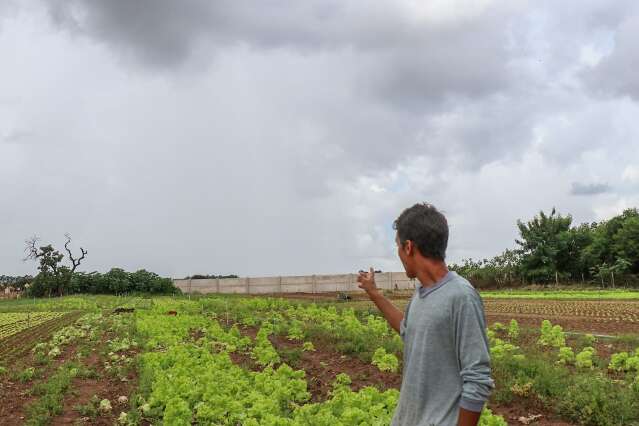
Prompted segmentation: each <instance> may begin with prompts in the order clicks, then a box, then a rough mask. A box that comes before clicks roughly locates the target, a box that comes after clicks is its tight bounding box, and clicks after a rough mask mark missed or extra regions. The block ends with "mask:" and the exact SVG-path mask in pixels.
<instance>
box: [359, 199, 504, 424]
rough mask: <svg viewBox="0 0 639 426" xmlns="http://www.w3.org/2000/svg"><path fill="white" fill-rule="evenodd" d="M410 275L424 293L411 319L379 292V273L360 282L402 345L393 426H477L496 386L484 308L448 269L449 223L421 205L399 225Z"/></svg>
mask: <svg viewBox="0 0 639 426" xmlns="http://www.w3.org/2000/svg"><path fill="white" fill-rule="evenodd" d="M393 227H394V229H395V230H396V231H397V235H396V242H397V247H398V250H397V251H398V255H399V258H400V260H401V261H402V264H403V265H404V269H405V270H406V275H408V277H409V278H417V280H418V281H419V285H417V286H416V289H415V293H414V294H413V297H412V298H411V300H410V302H409V303H408V306H406V311H405V313H402V311H401V310H399V309H397V308H396V307H395V306H394V305H393V304H392V303H391V302H390V301H389V300H388V299H386V298H385V297H384V296H383V294H382V292H381V291H379V290H378V289H377V287H376V285H375V273H374V270H373V268H371V270H370V271H369V272H360V274H359V277H358V279H357V281H358V282H359V287H360V288H361V289H363V290H365V291H366V293H367V294H368V296H369V297H370V298H371V300H372V301H373V302H374V303H375V305H377V307H378V308H379V310H380V311H381V312H382V314H383V315H384V317H385V318H386V320H387V321H388V322H389V324H390V325H391V327H393V328H394V329H395V330H396V331H398V332H399V334H400V335H401V336H402V339H403V340H404V371H403V376H402V387H401V390H400V395H399V403H398V404H397V409H396V410H395V415H394V417H393V423H392V424H393V426H431V425H436V426H449V425H452V426H454V425H458V426H475V425H477V423H478V421H479V417H480V415H481V411H482V408H483V406H484V403H485V402H486V400H487V399H488V396H489V395H490V391H491V390H492V388H493V386H494V384H493V381H492V379H491V378H490V356H489V348H488V339H487V337H486V330H485V329H486V325H485V319H484V308H483V304H482V301H481V298H480V297H479V294H478V293H477V291H476V290H475V289H474V288H473V286H472V285H471V284H470V283H469V282H468V281H466V280H465V279H464V278H462V277H460V276H459V275H457V274H456V273H455V272H452V271H449V270H448V267H447V266H446V263H445V261H444V259H445V255H446V247H447V245H448V223H447V221H446V218H445V217H444V215H442V214H441V213H440V212H439V211H438V210H437V209H436V208H435V207H434V206H432V205H430V204H416V205H414V206H412V207H410V208H408V209H406V210H404V211H403V212H402V214H401V215H400V216H399V217H398V218H397V220H396V221H395V223H394V225H393Z"/></svg>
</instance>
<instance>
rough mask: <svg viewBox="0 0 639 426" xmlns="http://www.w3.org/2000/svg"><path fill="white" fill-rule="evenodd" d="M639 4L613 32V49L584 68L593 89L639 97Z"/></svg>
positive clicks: (585, 75) (587, 80) (586, 77)
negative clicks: (638, 72) (595, 62)
mask: <svg viewBox="0 0 639 426" xmlns="http://www.w3.org/2000/svg"><path fill="white" fill-rule="evenodd" d="M638 39H639V7H637V4H636V3H635V4H634V5H633V7H632V8H630V10H629V11H628V12H627V14H626V16H625V17H624V19H623V20H622V21H621V23H619V25H618V26H617V27H615V28H614V31H613V32H612V48H611V52H609V53H608V54H606V55H605V56H604V57H603V58H602V59H601V60H600V62H599V63H597V64H596V65H595V66H594V67H592V69H589V70H585V71H584V78H585V80H586V82H587V83H588V84H589V86H590V89H591V90H592V91H593V92H594V93H597V94H600V95H601V94H603V95H613V96H630V97H632V98H634V99H635V100H639V75H637V73H636V72H635V70H636V67H637V64H638V63H639V44H638V43H637V40H638Z"/></svg>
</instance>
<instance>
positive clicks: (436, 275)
mask: <svg viewBox="0 0 639 426" xmlns="http://www.w3.org/2000/svg"><path fill="white" fill-rule="evenodd" d="M446 274H448V267H447V266H446V263H444V262H436V263H431V264H430V265H428V266H427V267H425V268H422V269H420V270H419V271H417V279H418V280H419V282H420V283H421V285H422V287H424V288H428V287H432V286H434V285H435V284H436V283H438V282H439V281H441V280H442V278H444V277H445V276H446Z"/></svg>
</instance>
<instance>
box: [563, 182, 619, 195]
mask: <svg viewBox="0 0 639 426" xmlns="http://www.w3.org/2000/svg"><path fill="white" fill-rule="evenodd" d="M610 191H611V188H610V185H608V184H607V183H603V182H601V183H582V182H573V183H572V187H571V188H570V194H571V195H599V194H605V193H608V192H610Z"/></svg>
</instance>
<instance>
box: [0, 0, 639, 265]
mask: <svg viewBox="0 0 639 426" xmlns="http://www.w3.org/2000/svg"><path fill="white" fill-rule="evenodd" d="M42 1H44V0H42ZM20 4H22V3H20ZM24 4H25V6H23V10H20V9H18V8H9V9H7V8H5V13H4V15H3V16H4V17H5V18H4V20H3V21H2V24H1V27H0V50H2V51H3V54H4V56H3V59H4V61H3V79H1V80H0V93H2V99H0V137H6V136H9V139H11V140H13V142H11V143H6V142H3V143H0V159H2V167H0V193H2V194H3V197H2V198H1V199H0V215H1V218H2V221H1V223H2V224H3V226H4V229H3V230H4V231H5V232H4V233H3V238H2V239H0V265H7V266H6V268H8V270H7V271H5V273H7V272H8V273H14V272H18V271H21V272H22V271H24V272H33V270H34V268H33V265H26V264H22V263H20V262H19V258H20V256H21V254H22V246H21V244H22V241H23V240H24V238H25V237H28V236H30V235H32V234H33V233H37V234H40V235H41V236H42V237H43V239H44V240H47V241H51V242H54V243H55V242H59V240H60V239H61V236H62V235H63V234H64V233H65V232H71V233H72V235H73V236H74V241H77V242H78V244H82V245H84V246H86V247H88V248H89V250H90V253H91V256H90V257H89V258H88V259H87V263H86V265H84V266H85V267H86V269H89V270H91V269H100V270H104V269H107V268H109V267H112V266H116V265H117V266H122V267H125V268H128V269H134V268H138V267H147V268H150V269H154V270H157V271H158V272H160V273H163V274H171V275H186V274H189V273H194V272H208V273H239V274H281V273H319V272H344V271H348V270H352V269H359V268H361V267H364V266H366V264H368V263H374V264H379V265H380V266H381V267H382V268H383V269H385V270H388V269H399V268H401V265H400V264H399V263H398V262H397V259H396V258H395V250H394V247H393V240H392V229H391V223H392V220H393V219H394V218H395V217H396V215H397V214H398V213H399V212H400V211H401V210H402V209H403V208H404V207H406V206H408V205H411V204H413V203H415V202H418V201H431V202H434V203H435V204H436V205H438V206H439V207H440V208H442V209H443V210H445V211H447V212H448V213H449V214H450V223H451V229H452V234H451V236H452V239H451V246H450V247H451V253H450V256H449V257H450V259H451V260H453V261H454V260H459V258H460V257H463V256H475V257H477V256H479V257H487V256H490V255H493V254H495V252H497V251H499V250H501V249H502V248H505V247H509V246H510V245H511V244H512V240H513V238H514V232H516V227H515V225H514V224H515V221H516V219H518V218H527V217H531V216H532V215H534V214H535V213H537V212H538V210H539V209H540V208H550V207H552V205H556V206H557V207H558V208H560V209H561V211H565V212H570V213H573V215H574V217H575V220H584V221H589V220H591V219H593V217H595V216H596V217H597V218H598V219H599V218H601V217H605V216H606V215H610V214H614V212H615V211H617V210H619V209H620V208H622V207H624V206H628V205H633V203H636V202H637V201H636V196H635V195H636V194H635V193H630V192H629V191H626V192H624V193H623V194H622V193H621V191H619V190H618V189H619V188H621V186H620V185H619V179H620V170H624V168H626V167H629V166H631V164H629V163H628V161H629V160H628V159H632V158H638V157H639V146H637V145H636V144H633V143H632V141H634V140H636V135H637V134H639V123H637V120H636V116H637V114H638V113H639V106H638V105H637V103H636V102H633V101H632V98H629V97H628V93H629V92H628V91H627V90H626V89H623V88H621V89H618V90H617V89H615V91H611V90H608V89H606V91H605V94H606V96H605V97H594V96H593V93H594V92H593V90H592V87H593V86H590V85H589V84H590V83H591V82H590V80H588V79H590V78H594V77H593V76H595V75H596V72H598V71H597V70H598V69H601V70H603V68H598V67H600V66H601V67H603V66H604V64H605V63H607V61H608V59H610V58H613V56H614V55H616V54H617V53H615V52H616V49H617V48H619V47H620V46H622V44H616V45H615V50H610V51H608V50H606V49H607V46H608V43H609V40H610V39H611V38H614V37H620V36H619V34H622V33H623V31H624V30H623V28H622V27H623V25H625V24H624V22H626V16H627V15H628V14H630V13H631V11H632V10H633V9H632V8H631V4H630V3H625V2H615V4H614V5H610V4H602V3H600V2H598V1H579V2H577V1H575V2H568V3H556V2H539V3H534V4H526V3H524V2H501V1H494V2H468V4H466V5H462V6H460V5H458V4H457V3H455V2H446V1H442V2H437V1H434V2H413V1H393V2H391V1H387V2H372V3H371V2H360V1H340V2H337V1H333V2H319V1H311V2H286V1H281V0H277V1H273V2H269V8H266V7H265V6H263V4H264V3H262V2H260V3H259V6H256V4H257V3H247V2H236V1H234V2H232V1H222V2H208V1H185V2H180V3H175V2H169V1H168V0H157V1H153V2H151V1H141V2H133V3H132V2H119V1H106V0H104V1H99V0H96V1H93V2H81V1H79V0H75V1H71V2H54V1H46V2H45V4H46V6H47V7H46V8H43V7H42V4H43V3H42V2H41V1H38V0H34V1H32V2H25V3H24ZM483 5H486V6H483ZM422 8H423V9H422ZM52 23H53V24H52ZM61 29H62V31H61ZM626 48H629V45H628V44H627V43H626ZM611 52H612V53H611ZM619 52H621V51H619ZM607 55H611V56H607ZM599 56H601V57H603V58H604V59H603V60H602V61H601V62H600V63H599V65H596V64H594V63H595V62H596V61H594V59H593V57H594V58H595V59H596V58H598V57H599ZM593 64H594V65H593ZM609 66H610V67H612V68H611V69H610V70H609V71H605V73H610V74H611V75H616V74H614V73H616V72H618V73H621V72H622V71H623V70H622V68H623V66H625V65H623V64H621V63H614V62H613V61H612V60H610V65H609ZM602 72H604V71H602ZM602 87H603V86H602ZM624 87H625V86H624ZM5 100H8V101H7V102H5ZM17 130H20V132H22V133H23V134H24V135H28V138H26V139H23V140H22V141H21V142H19V143H18V142H17V141H16V140H15V139H16V138H15V137H12V136H11V135H19V134H20V132H17ZM25 142H28V143H25ZM573 182H586V183H581V184H580V185H581V186H582V187H584V188H585V187H587V186H588V182H595V183H596V182H610V183H611V185H614V188H615V191H614V192H613V191H611V190H609V191H608V192H606V193H605V194H602V196H601V197H570V196H567V194H566V188H568V187H570V185H571V183H573ZM580 188H581V187H580ZM522 189H523V190H522ZM586 189H588V188H586ZM590 189H592V188H590ZM633 197H634V198H633ZM550 201H552V202H550ZM43 212H46V213H43ZM0 273H2V271H0Z"/></svg>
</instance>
